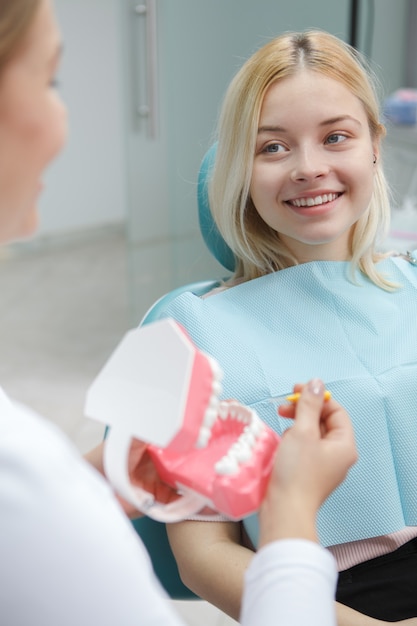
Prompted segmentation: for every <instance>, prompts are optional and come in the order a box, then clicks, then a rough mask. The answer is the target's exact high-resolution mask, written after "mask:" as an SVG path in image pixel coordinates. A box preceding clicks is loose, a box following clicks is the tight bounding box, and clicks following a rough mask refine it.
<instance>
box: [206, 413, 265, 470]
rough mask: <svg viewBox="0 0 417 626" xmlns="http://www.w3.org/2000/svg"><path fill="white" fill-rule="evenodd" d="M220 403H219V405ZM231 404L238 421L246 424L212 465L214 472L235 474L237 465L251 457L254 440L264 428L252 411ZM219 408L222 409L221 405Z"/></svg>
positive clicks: (237, 468)
mask: <svg viewBox="0 0 417 626" xmlns="http://www.w3.org/2000/svg"><path fill="white" fill-rule="evenodd" d="M222 404H223V403H220V406H221V405H222ZM232 404H233V408H234V412H236V414H237V415H239V416H240V421H244V422H246V426H245V428H244V429H243V433H242V434H241V435H240V437H239V439H237V441H235V443H234V444H233V445H232V446H231V447H230V449H229V451H228V452H227V454H226V455H225V456H224V457H222V458H221V459H220V461H218V462H217V463H216V464H215V466H214V470H215V472H216V473H217V474H222V475H232V474H236V472H238V470H239V465H241V464H243V463H246V462H247V461H249V460H250V459H251V457H252V453H253V449H254V447H255V445H256V441H257V439H258V438H259V436H260V435H261V433H262V431H263V429H264V428H265V426H264V424H263V422H262V421H261V420H260V419H259V417H258V415H257V414H256V413H255V412H254V411H252V410H251V409H248V408H247V407H244V406H242V405H239V404H237V403H232ZM221 408H222V409H223V407H221ZM229 417H230V413H229Z"/></svg>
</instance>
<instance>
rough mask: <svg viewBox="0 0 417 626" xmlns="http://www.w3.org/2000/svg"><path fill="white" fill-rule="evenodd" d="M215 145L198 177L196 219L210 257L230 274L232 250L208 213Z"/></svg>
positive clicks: (232, 268) (233, 257)
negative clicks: (209, 186) (210, 254)
mask: <svg viewBox="0 0 417 626" xmlns="http://www.w3.org/2000/svg"><path fill="white" fill-rule="evenodd" d="M216 150H217V144H214V145H213V146H211V148H210V149H209V150H208V151H207V152H206V154H205V155H204V158H203V161H202V163H201V166H200V171H199V175H198V185H197V192H198V217H199V221H200V229H201V234H202V235H203V239H204V241H205V243H206V245H207V247H208V249H209V250H210V252H211V253H212V255H213V256H214V257H215V258H216V259H217V261H219V263H221V264H222V265H223V267H225V268H226V269H228V270H230V271H231V272H233V271H234V269H235V265H236V261H235V256H234V254H233V252H232V250H231V249H230V248H229V246H228V245H227V243H226V242H225V241H224V239H223V237H222V236H221V234H220V233H219V230H218V228H217V226H216V224H215V223H214V220H213V216H212V214H211V211H210V204H209V198H208V189H207V183H208V181H209V180H210V174H211V170H212V167H213V165H214V160H215V157H216Z"/></svg>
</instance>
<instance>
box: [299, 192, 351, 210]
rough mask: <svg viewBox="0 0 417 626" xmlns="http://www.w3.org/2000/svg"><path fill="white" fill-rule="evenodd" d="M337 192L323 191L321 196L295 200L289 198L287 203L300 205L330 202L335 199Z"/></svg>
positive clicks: (316, 204)
mask: <svg viewBox="0 0 417 626" xmlns="http://www.w3.org/2000/svg"><path fill="white" fill-rule="evenodd" d="M338 195H339V194H337V193H327V194H326V193H325V194H323V195H322V196H316V197H315V198H297V199H296V200H289V204H292V205H293V206H296V207H302V206H318V205H319V204H326V202H332V200H336V198H337V197H338Z"/></svg>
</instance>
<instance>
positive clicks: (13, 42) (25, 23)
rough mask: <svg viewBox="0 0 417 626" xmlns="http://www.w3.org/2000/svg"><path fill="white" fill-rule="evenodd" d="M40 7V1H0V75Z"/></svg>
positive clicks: (22, 39) (22, 40) (21, 41)
mask: <svg viewBox="0 0 417 626" xmlns="http://www.w3.org/2000/svg"><path fill="white" fill-rule="evenodd" d="M40 5H41V0H0V74H1V71H2V70H3V68H4V66H5V65H6V64H7V62H8V61H9V60H10V59H11V58H12V57H13V56H14V54H15V53H16V51H17V49H18V48H19V46H20V45H21V44H22V43H23V42H24V38H25V35H26V33H27V32H28V31H29V28H30V26H31V25H32V22H33V20H34V18H35V15H36V12H37V10H38V9H39V7H40ZM0 80H1V75H0Z"/></svg>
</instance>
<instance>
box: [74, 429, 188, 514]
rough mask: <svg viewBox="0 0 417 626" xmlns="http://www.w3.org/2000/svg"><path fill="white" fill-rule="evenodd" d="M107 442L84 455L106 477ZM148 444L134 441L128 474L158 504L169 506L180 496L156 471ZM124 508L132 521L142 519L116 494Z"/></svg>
mask: <svg viewBox="0 0 417 626" xmlns="http://www.w3.org/2000/svg"><path fill="white" fill-rule="evenodd" d="M104 446H105V441H103V442H102V443H101V444H100V445H99V446H97V447H96V448H94V450H91V451H90V452H88V453H87V454H85V455H84V458H85V459H86V460H87V461H88V462H89V463H90V464H91V465H93V467H95V468H96V469H97V470H98V471H99V472H100V473H101V474H102V475H103V476H105V477H106V475H105V472H104V467H103V451H104ZM147 448H148V444H146V443H145V442H143V441H140V440H139V439H132V444H131V447H130V452H129V459H128V473H129V477H130V480H131V482H132V484H133V485H137V486H138V487H141V488H142V489H144V490H145V491H148V492H150V493H151V494H152V495H153V496H154V497H155V499H156V500H158V502H161V503H163V504H169V503H170V502H173V501H174V500H176V499H177V498H178V497H179V495H178V493H177V492H176V491H175V490H174V489H172V488H171V487H170V486H169V485H167V484H166V483H164V482H163V481H162V480H161V479H160V477H159V475H158V472H157V471H156V469H155V466H154V464H153V461H152V459H151V457H150V455H149V453H148V451H147ZM115 495H116V497H117V499H118V500H119V502H120V504H121V506H122V507H123V510H124V512H125V513H126V515H127V516H128V517H130V518H132V519H134V518H136V517H142V516H143V513H141V512H140V511H138V510H137V509H136V508H135V507H134V506H133V505H132V504H130V503H129V502H127V500H125V499H124V498H122V497H121V496H119V495H118V494H117V493H116V494H115Z"/></svg>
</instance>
